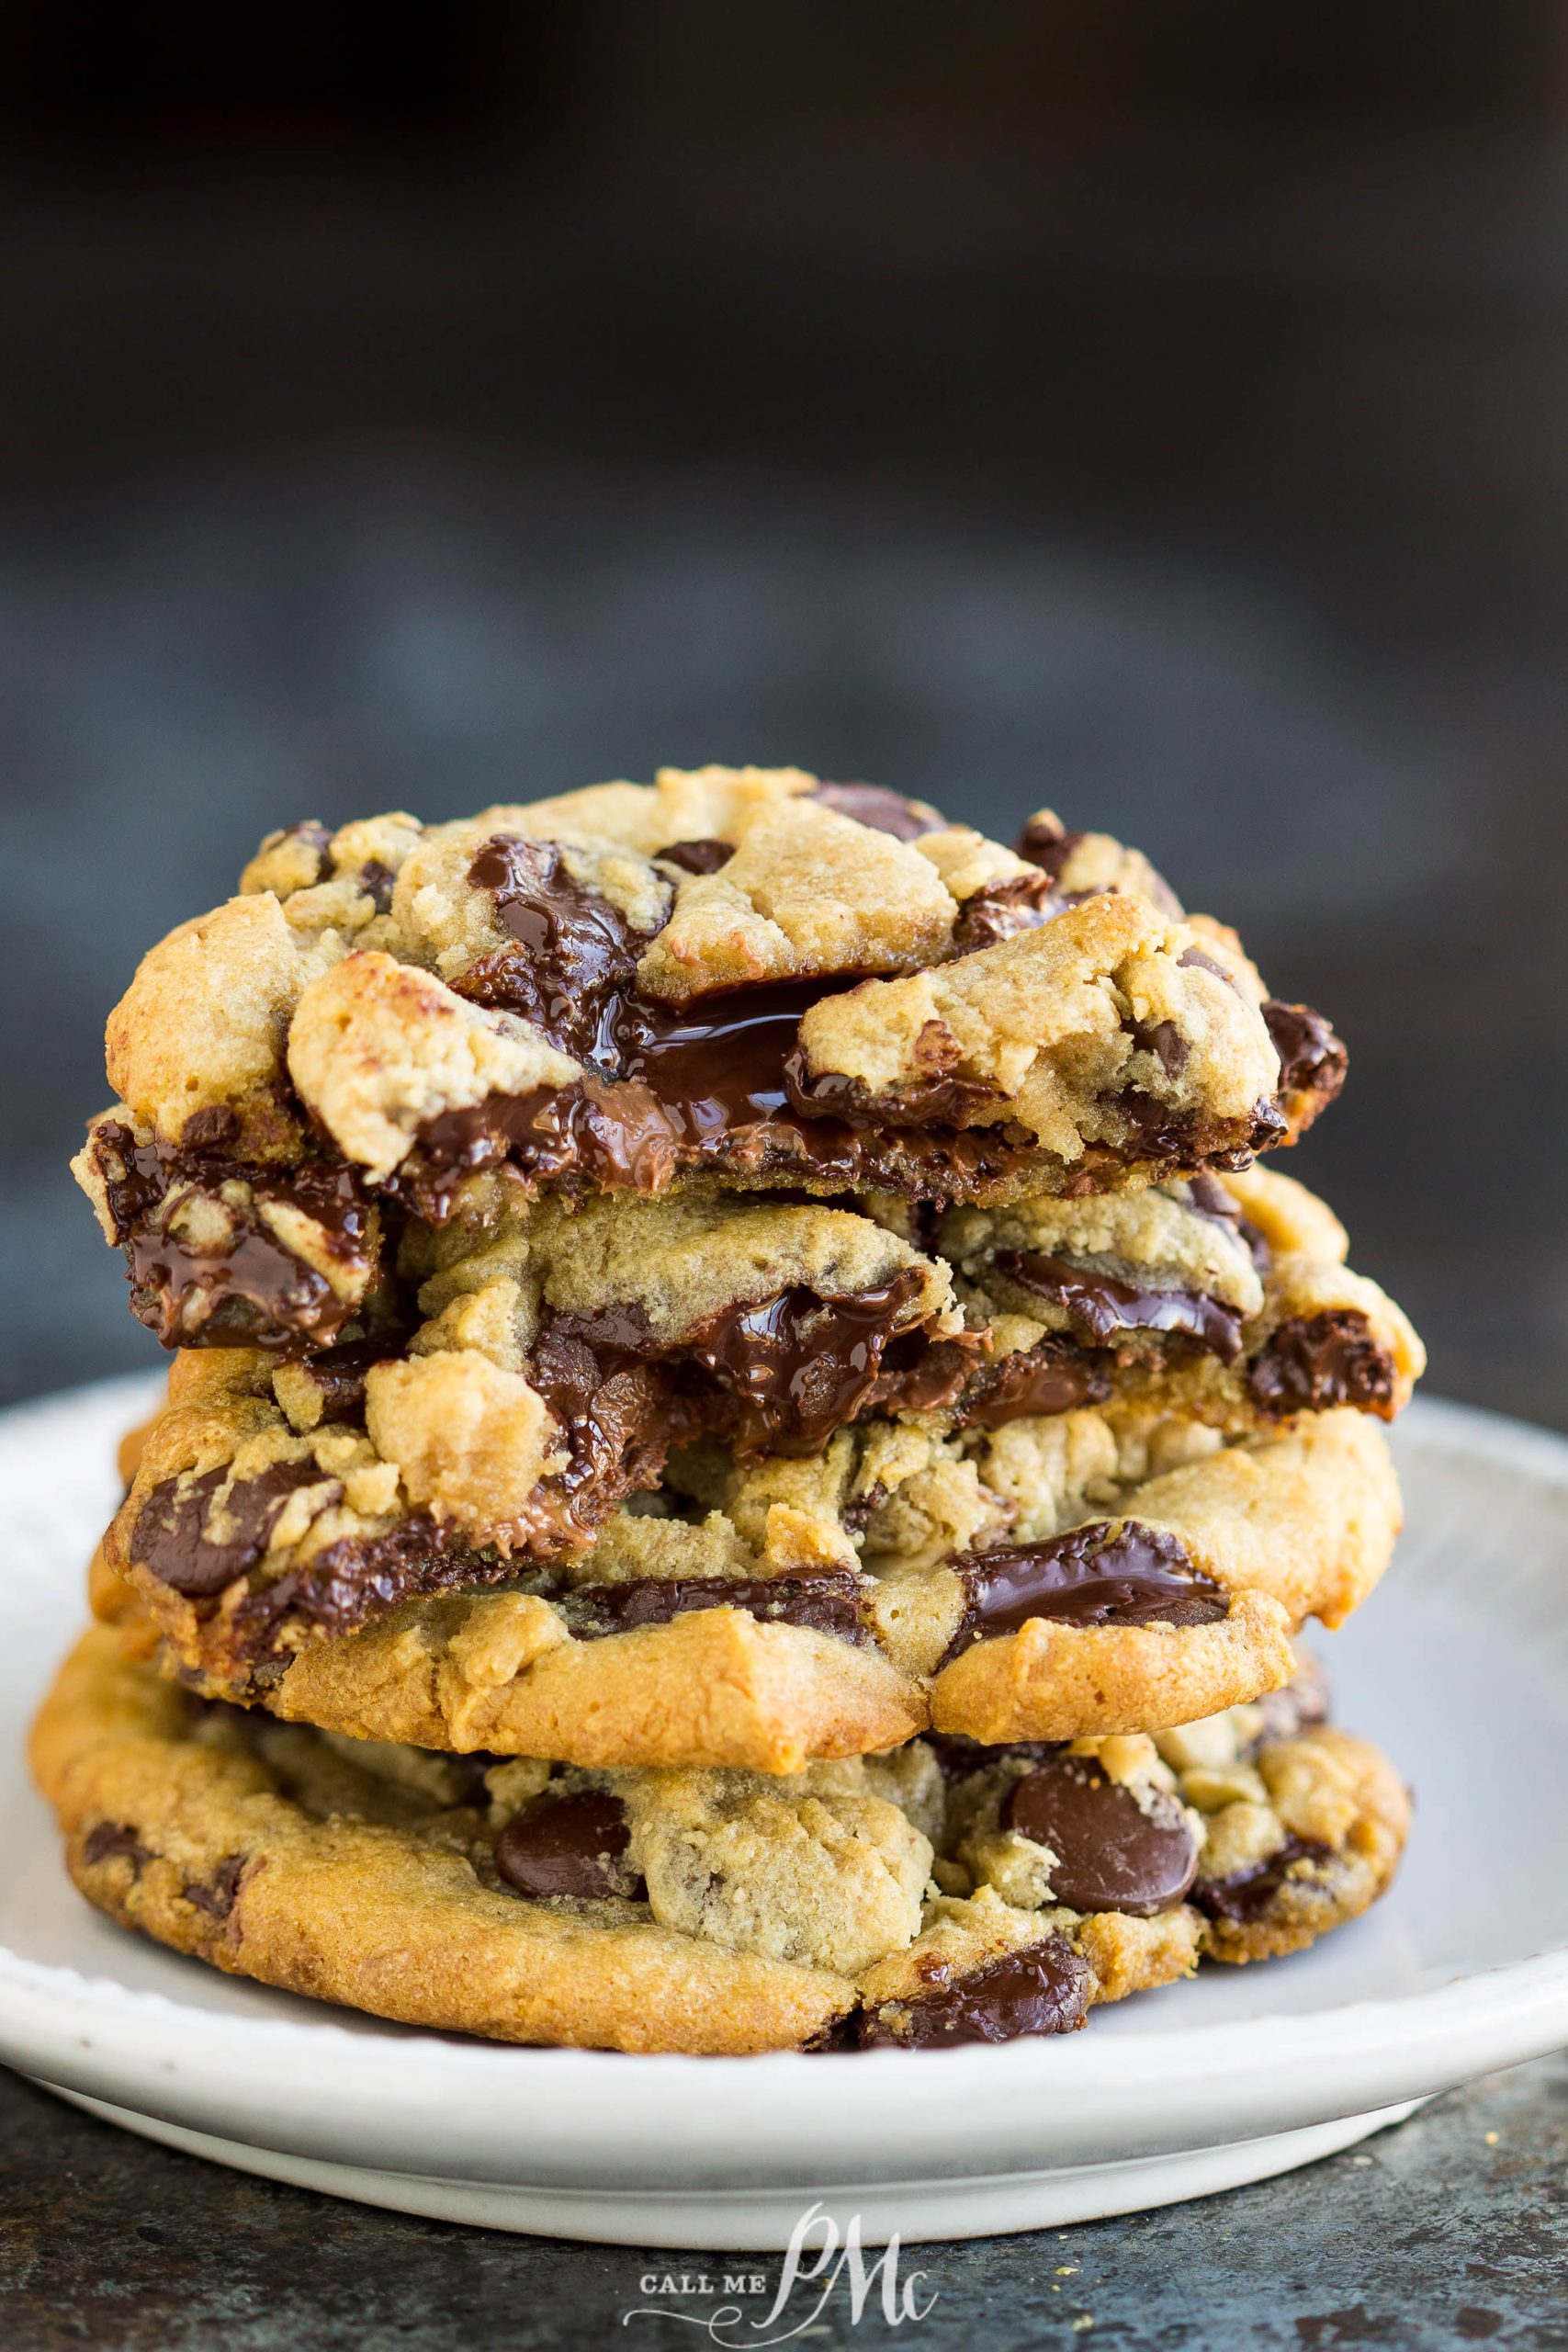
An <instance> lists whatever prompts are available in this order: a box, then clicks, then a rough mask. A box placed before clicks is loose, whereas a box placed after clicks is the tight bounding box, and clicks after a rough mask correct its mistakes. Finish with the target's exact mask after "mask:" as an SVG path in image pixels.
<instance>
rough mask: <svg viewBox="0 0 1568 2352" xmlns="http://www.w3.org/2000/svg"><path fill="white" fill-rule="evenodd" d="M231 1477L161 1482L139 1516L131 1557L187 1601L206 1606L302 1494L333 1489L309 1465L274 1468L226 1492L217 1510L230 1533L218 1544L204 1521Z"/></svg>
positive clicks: (257, 1552) (221, 1471) (245, 1566)
mask: <svg viewBox="0 0 1568 2352" xmlns="http://www.w3.org/2000/svg"><path fill="white" fill-rule="evenodd" d="M228 1476H229V1472H228V1470H227V1468H226V1467H223V1466H220V1468H218V1469H216V1470H209V1471H208V1473H207V1475H206V1476H205V1477H201V1478H188V1479H185V1480H183V1481H182V1480H180V1479H178V1478H166V1479H165V1480H164V1483H163V1485H162V1486H158V1487H153V1489H152V1493H151V1494H150V1495H149V1496H148V1498H147V1500H146V1501H145V1502H144V1503H143V1504H142V1506H141V1511H140V1512H139V1513H138V1515H137V1521H136V1526H135V1530H134V1532H133V1533H132V1535H131V1539H130V1548H131V1555H132V1557H133V1558H134V1559H136V1560H138V1561H140V1562H141V1565H142V1566H143V1567H146V1568H150V1569H151V1570H152V1574H153V1575H154V1576H155V1577H160V1578H161V1579H162V1581H163V1582H164V1584H166V1585H169V1586H170V1587H172V1589H174V1590H175V1592H181V1593H184V1594H185V1596H186V1599H187V1600H211V1599H212V1597H213V1596H214V1595H215V1594H217V1593H220V1592H221V1591H222V1590H223V1589H224V1587H225V1586H226V1585H231V1584H232V1583H233V1582H234V1581H235V1579H236V1577H243V1576H244V1575H245V1574H246V1572H247V1571H248V1570H249V1569H251V1568H254V1566H255V1565H256V1563H257V1561H258V1560H260V1559H261V1558H262V1556H263V1555H264V1554H265V1550H266V1544H267V1537H268V1536H269V1535H270V1533H271V1532H272V1527H273V1522H274V1521H275V1520H276V1518H277V1515H278V1513H279V1512H280V1511H281V1510H282V1509H283V1506H284V1504H285V1503H286V1502H287V1501H288V1498H289V1496H290V1495H291V1494H293V1493H295V1491H296V1490H297V1489H298V1488H299V1487H318V1486H322V1485H331V1484H332V1483H333V1482H332V1481H330V1480H328V1479H326V1478H324V1477H323V1475H322V1473H321V1471H320V1470H319V1469H318V1468H317V1467H316V1464H314V1463H313V1462H309V1461H307V1462H278V1463H275V1464H273V1466H272V1468H271V1469H270V1470H264V1471H262V1472H261V1474H260V1476H257V1477H254V1478H247V1479H244V1480H243V1481H242V1482H241V1483H239V1484H237V1485H236V1486H234V1487H231V1489H230V1491H229V1493H228V1494H227V1496H226V1497H225V1498H224V1500H223V1503H222V1506H221V1511H222V1518H223V1520H224V1521H225V1522H226V1523H227V1525H228V1527H229V1529H230V1531H231V1532H229V1533H228V1534H227V1535H224V1536H221V1537H220V1538H218V1539H217V1540H216V1541H215V1540H213V1539H211V1538H209V1536H208V1534H207V1533H206V1532H205V1531H206V1527H207V1521H208V1515H209V1512H210V1510H211V1509H212V1506H213V1503H214V1500H215V1498H216V1497H217V1495H218V1491H219V1489H220V1487H222V1486H223V1484H224V1481H225V1480H226V1479H227V1477H228Z"/></svg>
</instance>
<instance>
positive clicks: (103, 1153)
mask: <svg viewBox="0 0 1568 2352" xmlns="http://www.w3.org/2000/svg"><path fill="white" fill-rule="evenodd" d="M204 1122H205V1123H207V1124H205V1125H204V1124H203V1123H204ZM233 1136H234V1119H233V1114H232V1112H231V1111H227V1110H223V1109H218V1108H214V1109H211V1110H209V1111H200V1112H197V1114H196V1116H195V1118H193V1119H191V1120H189V1121H187V1123H186V1135H185V1140H184V1141H183V1142H182V1143H181V1144H180V1146H179V1147H178V1148H175V1147H173V1146H171V1145H168V1144H163V1143H158V1142H152V1143H145V1144H139V1143H138V1142H137V1141H136V1140H135V1138H134V1136H132V1135H131V1133H130V1129H129V1128H128V1127H126V1126H124V1125H121V1124H120V1123H119V1122H118V1121H114V1120H111V1121H107V1122H106V1123H105V1124H104V1125H101V1126H100V1127H99V1128H98V1130H97V1132H96V1137H95V1142H94V1156H95V1159H96V1162H97V1167H98V1171H99V1173H100V1175H101V1176H102V1178H103V1180H104V1189H105V1193H106V1197H107V1204H108V1211H109V1216H110V1219H111V1221H112V1223H113V1226H114V1229H115V1238H116V1239H117V1240H118V1242H119V1243H120V1245H121V1247H122V1248H123V1249H124V1250H125V1255H126V1264H127V1267H128V1269H129V1272H130V1293H131V1306H132V1308H133V1310H134V1312H135V1314H136V1316H137V1317H138V1319H139V1320H140V1321H141V1322H143V1323H145V1324H146V1325H147V1326H148V1327H149V1329H152V1330H153V1331H155V1332H156V1333H157V1335H158V1337H159V1339H160V1340H162V1341H163V1343H164V1346H165V1347H196V1346H203V1347H265V1348H286V1349H295V1348H298V1347H299V1345H300V1343H301V1340H311V1341H313V1342H315V1343H317V1344H318V1345H321V1344H326V1345H330V1344H331V1342H332V1341H333V1340H335V1338H336V1337H337V1334H338V1333H339V1331H341V1330H342V1329H343V1327H344V1324H345V1323H346V1322H347V1321H348V1320H349V1318H350V1317H351V1316H352V1315H353V1314H354V1313H355V1311H356V1310H355V1304H354V1296H353V1294H354V1292H355V1290H356V1289H358V1288H359V1287H360V1285H358V1284H345V1285H344V1288H343V1290H342V1291H340V1290H339V1289H336V1288H334V1287H333V1283H330V1282H329V1281H328V1280H327V1278H326V1276H325V1274H323V1273H321V1272H320V1271H319V1270H318V1269H317V1268H316V1267H314V1266H311V1265H308V1264H307V1263H306V1262H305V1261H304V1260H303V1259H302V1258H299V1257H297V1256H296V1255H295V1254H294V1252H293V1251H292V1250H290V1249H288V1246H287V1245H286V1244H285V1243H284V1242H283V1241H282V1240H281V1239H280V1238H278V1235H277V1234H276V1232H275V1231H274V1230H273V1228H272V1227H271V1225H269V1224H268V1222H267V1221H266V1217H265V1210H266V1209H267V1208H269V1207H270V1208H283V1209H285V1210H288V1211H290V1212H294V1213H297V1214H298V1215H299V1216H304V1217H307V1218H309V1219H310V1223H311V1224H312V1225H313V1226H314V1227H316V1229H317V1233H318V1235H319V1238H320V1246H321V1248H322V1249H324V1250H326V1251H327V1253H328V1254H329V1255H330V1256H332V1257H333V1259H335V1260H336V1261H338V1262H339V1263H340V1264H341V1265H343V1266H344V1268H345V1269H347V1270H350V1271H353V1272H360V1273H361V1274H367V1272H368V1269H369V1266H370V1261H371V1258H372V1254H373V1252H374V1250H375V1247H376V1231H377V1227H376V1215H375V1211H374V1210H373V1209H372V1207H371V1205H370V1203H369V1200H368V1199H367V1195H366V1193H365V1190H364V1187H363V1185H362V1184H361V1182H360V1180H359V1178H358V1176H357V1175H356V1174H355V1170H353V1169H351V1168H349V1167H347V1166H346V1165H344V1163H343V1162H342V1161H338V1162H335V1163H334V1162H332V1161H327V1160H307V1161H304V1162H302V1163H300V1164H299V1165H298V1166H296V1167H292V1168H288V1167H284V1168H277V1167H270V1166H266V1165H261V1164H252V1163H245V1162H227V1163H226V1162H224V1161H222V1160H221V1159H213V1158H212V1157H211V1156H210V1155H212V1154H220V1153H222V1152H223V1151H225V1150H227V1149H228V1148H230V1147H231V1144H232V1141H233ZM234 1183H241V1184H243V1185H245V1186H247V1187H248V1188H249V1191H250V1194H251V1200H250V1204H249V1205H248V1206H240V1205H236V1204H235V1201H234V1199H233V1196H232V1193H231V1191H230V1190H229V1187H231V1185H233V1184H234ZM220 1185H221V1186H223V1187H224V1190H223V1191H222V1192H221V1193H220V1191H219V1189H218V1188H219V1187H220ZM204 1195H205V1196H207V1198H209V1200H210V1202H211V1204H212V1209H213V1213H214V1216H215V1219H216V1220H217V1221H218V1222H219V1223H220V1225H221V1227H223V1229H224V1230H225V1232H226V1234H227V1236H228V1238H226V1239H224V1240H223V1241H221V1242H220V1243H219V1244H218V1245H217V1246H216V1247H206V1246H202V1245H199V1244H197V1243H194V1242H190V1241H186V1240H185V1239H184V1238H181V1236H180V1234H179V1232H178V1231H177V1230H171V1229H170V1228H171V1227H177V1225H178V1223H179V1212H180V1210H181V1208H182V1207H184V1206H186V1204H192V1203H194V1202H196V1201H197V1200H199V1199H201V1198H202V1196H204Z"/></svg>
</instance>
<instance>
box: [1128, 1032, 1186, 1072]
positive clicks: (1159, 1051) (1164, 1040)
mask: <svg viewBox="0 0 1568 2352" xmlns="http://www.w3.org/2000/svg"><path fill="white" fill-rule="evenodd" d="M1127 1035H1129V1036H1130V1037H1131V1038H1132V1040H1133V1043H1134V1046H1137V1048H1138V1050H1139V1051H1140V1053H1145V1054H1153V1056H1154V1057H1155V1059H1156V1061H1157V1062H1158V1064H1159V1066H1160V1068H1161V1069H1163V1070H1164V1072H1165V1074H1166V1076H1167V1078H1179V1077H1180V1075H1181V1073H1182V1071H1183V1070H1184V1069H1186V1067H1187V1064H1188V1062H1189V1060H1190V1057H1191V1050H1192V1049H1191V1047H1190V1046H1189V1045H1188V1043H1187V1040H1186V1038H1185V1037H1184V1036H1183V1035H1182V1034H1181V1032H1180V1030H1179V1028H1178V1027H1177V1025H1176V1023H1175V1022H1174V1021H1133V1022H1129V1023H1128V1024H1127Z"/></svg>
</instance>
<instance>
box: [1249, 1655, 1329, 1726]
mask: <svg viewBox="0 0 1568 2352" xmlns="http://www.w3.org/2000/svg"><path fill="white" fill-rule="evenodd" d="M1328 1704H1329V1690H1328V1676H1327V1673H1326V1671H1325V1668H1324V1667H1323V1665H1322V1663H1321V1661H1320V1660H1319V1659H1317V1658H1315V1657H1310V1656H1308V1655H1305V1654H1302V1655H1299V1656H1298V1660H1297V1665H1296V1671H1295V1673H1294V1674H1293V1675H1292V1677H1291V1679H1290V1680H1289V1682H1287V1683H1286V1684H1285V1687H1284V1689H1283V1690H1282V1691H1265V1692H1264V1694H1263V1696H1262V1698H1261V1699H1258V1701H1256V1702H1255V1705H1256V1708H1257V1713H1258V1718H1259V1722H1258V1737H1257V1739H1256V1740H1255V1741H1254V1743H1253V1747H1254V1749H1255V1750H1256V1749H1257V1748H1259V1747H1271V1746H1272V1745H1273V1743H1274V1742H1275V1741H1276V1740H1280V1739H1295V1738H1297V1737H1298V1736H1299V1735H1300V1734H1301V1733H1302V1732H1303V1731H1310V1730H1311V1729H1312V1726H1313V1725H1314V1724H1325V1723H1326V1722H1327V1721H1328Z"/></svg>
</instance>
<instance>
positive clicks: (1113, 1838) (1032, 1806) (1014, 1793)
mask: <svg viewBox="0 0 1568 2352" xmlns="http://www.w3.org/2000/svg"><path fill="white" fill-rule="evenodd" d="M1001 1817H1002V1826H1004V1828H1008V1829H1016V1830H1017V1832H1018V1833H1019V1835H1020V1837H1021V1838H1029V1839H1030V1840H1031V1841H1032V1843H1033V1844H1034V1845H1036V1846H1048V1847H1049V1848H1050V1849H1051V1852H1052V1855H1053V1856H1054V1858H1055V1859H1054V1860H1053V1861H1052V1864H1051V1892H1052V1894H1054V1895H1055V1899H1056V1901H1057V1902H1058V1903H1065V1904H1066V1905H1067V1907H1068V1909H1069V1910H1072V1911H1126V1912H1130V1913H1131V1914H1132V1915H1133V1917H1134V1918H1139V1919H1146V1918H1149V1917H1152V1916H1153V1914H1154V1913H1155V1912H1156V1911H1166V1910H1168V1909H1169V1908H1170V1907H1171V1906H1172V1905H1174V1904H1177V1903H1179V1902H1180V1900H1181V1898H1182V1896H1183V1895H1184V1894H1186V1892H1187V1890H1188V1888H1189V1887H1190V1885H1191V1883H1192V1881H1193V1879H1194V1877H1195V1876H1196V1874H1197V1870H1198V1840H1197V1838H1195V1837H1194V1835H1193V1833H1192V1829H1191V1826H1190V1823H1189V1821H1188V1819H1187V1815H1186V1814H1185V1812H1184V1811H1183V1810H1182V1807H1181V1806H1180V1805H1179V1804H1178V1803H1177V1801H1176V1799H1175V1798H1174V1797H1172V1796H1168V1795H1167V1794H1166V1793H1165V1792H1164V1791H1163V1790H1158V1789H1154V1790H1150V1791H1149V1792H1147V1793H1146V1795H1145V1797H1144V1798H1143V1800H1142V1801H1141V1802H1140V1799H1139V1798H1138V1797H1137V1796H1136V1795H1135V1794H1134V1792H1133V1791H1132V1790H1131V1789H1130V1788H1125V1787H1123V1786H1122V1784H1121V1783H1120V1782H1118V1781H1112V1780H1110V1779H1108V1778H1107V1776H1106V1774H1105V1773H1104V1771H1103V1770H1101V1769H1100V1766H1099V1765H1098V1764H1097V1763H1096V1762H1095V1761H1094V1760H1093V1759H1092V1758H1089V1757H1086V1756H1065V1755H1064V1756H1054V1757H1052V1758H1050V1759H1049V1761H1048V1762H1046V1763H1043V1764H1037V1765H1036V1766H1035V1768H1034V1770H1033V1771H1032V1772H1028V1773H1026V1774H1025V1775H1024V1777H1023V1779H1022V1780H1021V1781H1014V1783H1013V1786H1012V1789H1011V1791H1010V1793H1009V1796H1008V1799H1007V1802H1006V1804H1004V1805H1003V1807H1002V1816H1001Z"/></svg>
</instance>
